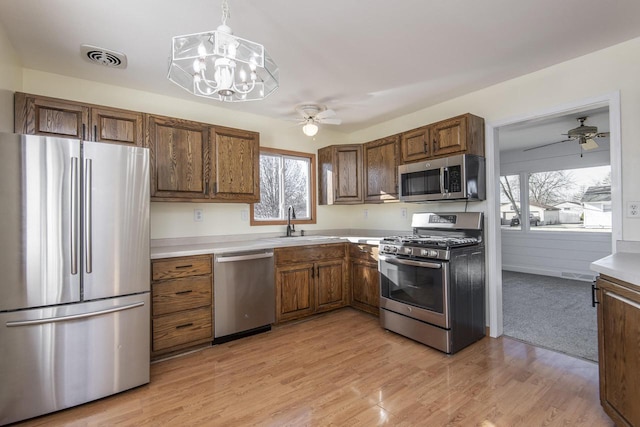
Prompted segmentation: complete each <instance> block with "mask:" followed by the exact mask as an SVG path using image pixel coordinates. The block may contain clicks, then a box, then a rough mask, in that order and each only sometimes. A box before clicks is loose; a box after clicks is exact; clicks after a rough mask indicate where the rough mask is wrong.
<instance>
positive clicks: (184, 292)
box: [176, 290, 193, 295]
mask: <svg viewBox="0 0 640 427" xmlns="http://www.w3.org/2000/svg"><path fill="white" fill-rule="evenodd" d="M191 292H193V291H192V290H188V291H179V292H176V295H184V294H190V293H191Z"/></svg>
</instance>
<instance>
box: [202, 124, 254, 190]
mask: <svg viewBox="0 0 640 427" xmlns="http://www.w3.org/2000/svg"><path fill="white" fill-rule="evenodd" d="M210 132H211V147H212V156H211V157H212V177H213V178H212V190H211V198H212V199H214V200H216V201H220V202H243V203H255V202H259V201H260V136H259V134H258V133H256V132H248V131H242V130H238V129H229V128H223V127H213V128H211V131H210Z"/></svg>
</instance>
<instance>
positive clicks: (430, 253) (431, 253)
mask: <svg viewBox="0 0 640 427" xmlns="http://www.w3.org/2000/svg"><path fill="white" fill-rule="evenodd" d="M422 256H426V257H429V258H436V257H437V256H438V251H437V250H435V249H423V250H422Z"/></svg>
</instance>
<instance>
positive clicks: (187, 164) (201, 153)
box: [147, 115, 211, 201]
mask: <svg viewBox="0 0 640 427" xmlns="http://www.w3.org/2000/svg"><path fill="white" fill-rule="evenodd" d="M147 126H148V127H147V129H148V142H147V143H148V146H149V148H150V151H151V197H152V199H156V200H178V201H179V200H185V199H186V200H207V199H208V197H209V194H208V193H209V192H208V190H209V189H208V185H209V182H210V181H209V180H210V174H211V166H210V160H209V159H210V154H209V138H208V132H209V126H207V125H205V124H202V123H196V122H190V121H187V120H179V119H172V118H168V117H158V116H151V115H150V116H148V124H147Z"/></svg>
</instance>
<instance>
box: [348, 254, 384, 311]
mask: <svg viewBox="0 0 640 427" xmlns="http://www.w3.org/2000/svg"><path fill="white" fill-rule="evenodd" d="M349 272H350V277H349V283H350V285H351V301H350V304H351V306H352V307H354V308H357V309H359V310H362V311H366V312H367V313H371V314H375V315H376V316H377V315H379V312H380V280H379V277H378V247H377V246H373V245H361V244H353V243H352V244H350V245H349Z"/></svg>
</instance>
